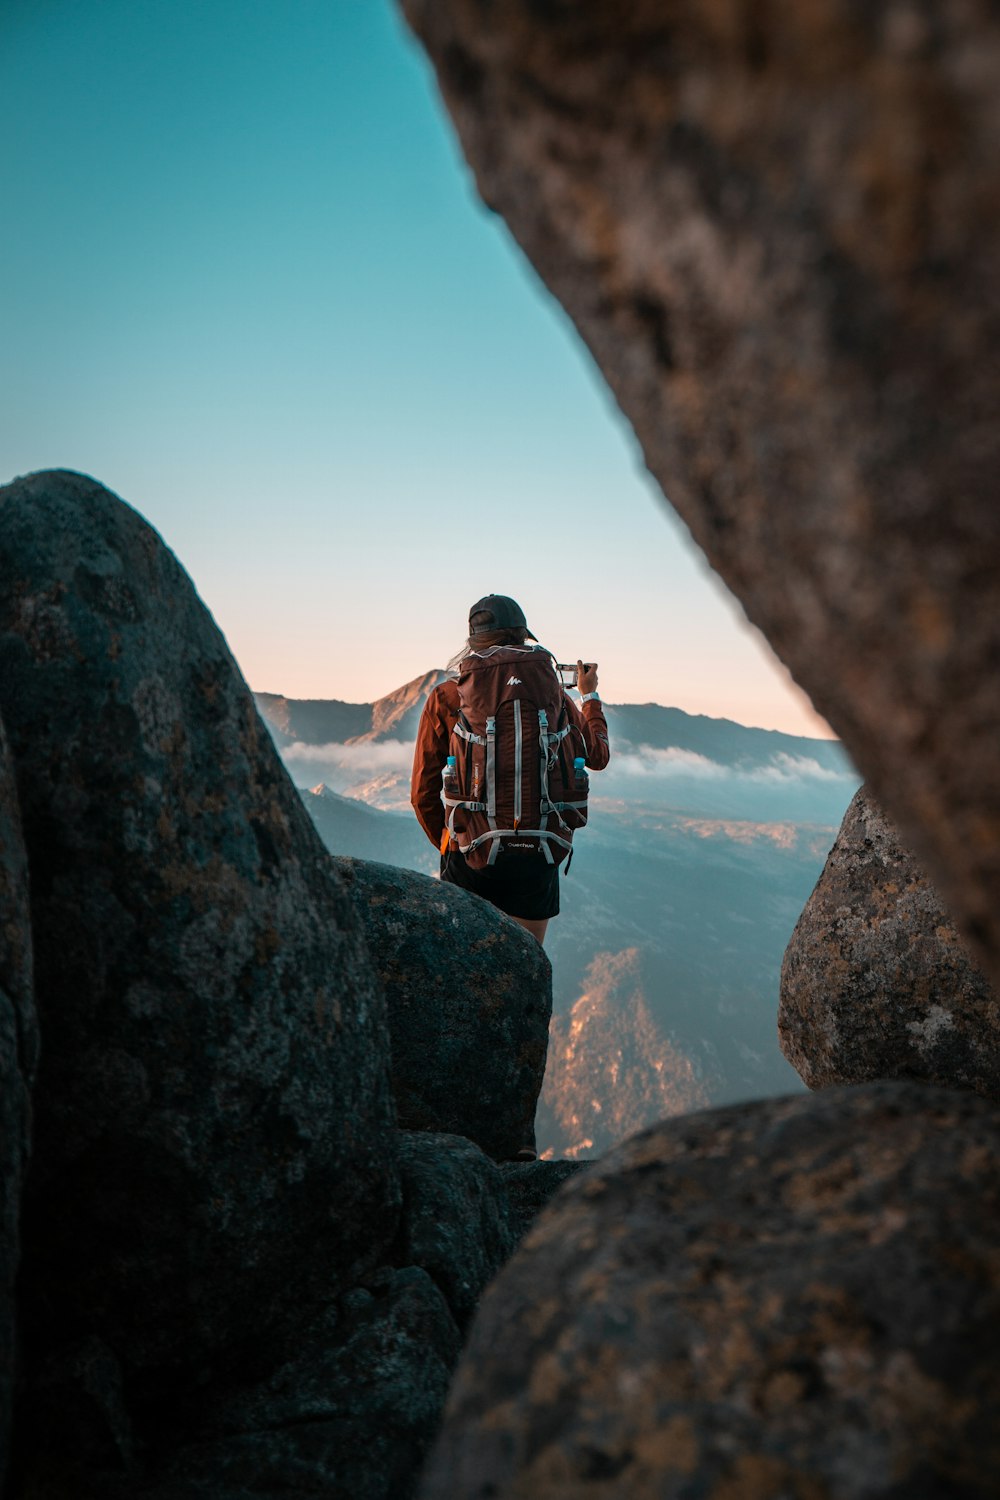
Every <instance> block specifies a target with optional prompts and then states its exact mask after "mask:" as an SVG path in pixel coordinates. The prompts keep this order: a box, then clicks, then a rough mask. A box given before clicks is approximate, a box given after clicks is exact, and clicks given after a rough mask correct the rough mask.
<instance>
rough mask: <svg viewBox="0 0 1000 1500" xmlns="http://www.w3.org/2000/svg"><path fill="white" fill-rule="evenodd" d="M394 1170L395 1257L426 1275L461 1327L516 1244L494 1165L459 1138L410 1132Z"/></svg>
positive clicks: (503, 1188)
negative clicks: (398, 1180)
mask: <svg viewBox="0 0 1000 1500" xmlns="http://www.w3.org/2000/svg"><path fill="white" fill-rule="evenodd" d="M531 1165H532V1166H535V1167H537V1165H538V1163H537V1162H532V1163H531ZM400 1174H401V1177H402V1183H403V1217H402V1225H401V1235H402V1239H401V1243H400V1245H399V1246H398V1248H397V1255H398V1257H399V1259H400V1261H401V1262H402V1263H403V1264H404V1265H408V1266H409V1265H413V1266H419V1267H420V1268H421V1270H424V1271H426V1272H427V1274H428V1276H430V1277H432V1278H433V1280H434V1281H435V1282H436V1283H437V1285H438V1286H439V1287H440V1289H441V1291H442V1292H443V1293H444V1295H445V1298H446V1300H447V1303H448V1306H449V1308H450V1309H451V1314H452V1316H453V1318H454V1319H455V1322H456V1323H457V1324H458V1326H459V1327H460V1328H463V1329H464V1328H465V1325H466V1324H467V1323H468V1321H469V1319H470V1317H471V1316H472V1314H473V1312H474V1311H475V1309H476V1306H477V1304H478V1302H479V1299H480V1297H481V1296H482V1294H483V1290H484V1288H485V1287H486V1286H487V1285H488V1284H489V1282H490V1281H492V1279H493V1277H494V1276H495V1275H496V1273H497V1272H498V1271H499V1269H500V1267H501V1266H502V1265H503V1263H504V1261H505V1260H507V1259H508V1257H509V1256H510V1253H511V1251H512V1250H513V1249H514V1246H515V1244H516V1243H517V1236H516V1234H515V1226H514V1219H513V1215H512V1213H511V1209H510V1200H509V1198H508V1196H507V1187H506V1184H505V1182H504V1178H503V1176H502V1175H501V1171H500V1168H499V1167H498V1166H497V1165H496V1164H495V1163H494V1162H492V1161H490V1159H489V1157H488V1156H486V1155H485V1153H484V1152H482V1151H480V1149H479V1147H478V1146H475V1145H473V1143H472V1142H471V1141H467V1140H465V1139H464V1138H463V1137H462V1136H458V1135H433V1134H431V1133H429V1132H428V1133H423V1132H417V1131H411V1132H406V1133H404V1134H403V1136H402V1139H401V1142H400Z"/></svg>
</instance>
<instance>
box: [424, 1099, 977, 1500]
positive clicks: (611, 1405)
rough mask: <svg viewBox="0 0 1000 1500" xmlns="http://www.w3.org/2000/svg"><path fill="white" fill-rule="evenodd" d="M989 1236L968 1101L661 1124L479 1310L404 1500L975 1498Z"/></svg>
mask: <svg viewBox="0 0 1000 1500" xmlns="http://www.w3.org/2000/svg"><path fill="white" fill-rule="evenodd" d="M998 1215H1000V1116H998V1112H997V1110H996V1109H995V1107H994V1106H993V1105H992V1104H990V1103H988V1102H986V1101H984V1100H982V1099H980V1098H978V1097H977V1096H976V1095H975V1094H971V1093H959V1092H950V1091H945V1090H943V1089H935V1088H932V1087H930V1086H928V1085H920V1084H915V1083H877V1084H868V1085H865V1086H862V1087H859V1088H852V1089H831V1090H827V1091H825V1092H823V1093H821V1094H817V1095H804V1096H796V1097H795V1098H792V1099H782V1100H768V1101H763V1102H757V1103H753V1104H748V1105H741V1106H737V1107H733V1108H728V1109H721V1110H712V1111H708V1112H706V1113H703V1114H699V1115H691V1116H687V1117H685V1118H680V1119H676V1120H670V1121H667V1122H666V1123H664V1124H663V1125H660V1126H657V1127H655V1128H654V1129H652V1130H650V1131H648V1132H646V1133H645V1134H643V1135H640V1136H637V1137H636V1138H635V1139H634V1140H633V1141H631V1142H629V1143H628V1144H626V1145H625V1146H623V1147H622V1148H621V1149H620V1150H618V1151H616V1152H613V1153H612V1154H611V1155H610V1156H609V1157H606V1158H605V1159H604V1160H603V1161H601V1162H600V1163H597V1164H595V1165H593V1166H591V1167H589V1168H588V1170H587V1171H586V1172H584V1173H583V1174H582V1175H581V1176H580V1178H579V1179H578V1180H577V1181H575V1182H573V1183H570V1184H569V1185H567V1187H565V1188H564V1189H563V1191H562V1193H561V1194H560V1197H559V1199H558V1200H557V1203H556V1204H555V1205H553V1208H552V1209H551V1210H550V1211H549V1212H548V1213H546V1214H544V1215H543V1216H542V1218H541V1219H540V1220H539V1222H538V1224H537V1226H536V1227H535V1229H534V1230H532V1232H531V1233H530V1234H529V1235H528V1238H527V1239H526V1241H525V1243H524V1245H523V1247H522V1249H521V1251H520V1252H519V1253H518V1254H517V1255H516V1256H515V1258H514V1259H513V1260H512V1261H511V1263H510V1264H509V1266H508V1267H507V1268H506V1269H505V1270H504V1271H503V1272H502V1273H501V1275H500V1276H499V1277H498V1278H497V1280H496V1282H494V1284H493V1286H492V1287H491V1288H490V1290H489V1291H488V1292H487V1294H486V1297H485V1298H484V1301H483V1305H482V1308H481V1310H480V1313H479V1316H478V1317H477V1319H476V1322H475V1324H474V1325H473V1330H472V1334H471V1338H470V1341H469V1344H468V1347H467V1349H466V1351H465V1353H464V1354H463V1357H462V1360H461V1362H460V1365H459V1370H458V1373H457V1375H456V1378H455V1383H454V1385H453V1387H452V1391H451V1394H450V1396H449V1401H448V1407H447V1409H446V1415H445V1422H444V1427H443V1430H442V1434H441V1438H440V1442H439V1445H438V1446H437V1448H436V1449H435V1452H434V1454H433V1456H432V1459H431V1461H430V1463H429V1465H428V1471H427V1475H426V1479H425V1483H424V1486H423V1488H422V1491H421V1494H422V1497H423V1500H452V1497H454V1496H455V1495H461V1496H462V1500H477V1497H480V1500H486V1497H487V1496H490V1497H492V1500H513V1497H517V1500H527V1497H529V1496H530V1497H531V1500H555V1497H558V1500H570V1497H574V1500H577V1497H585V1496H591V1495H592V1496H595V1497H597V1496H601V1497H607V1500H610V1497H612V1496H616V1497H617V1496H625V1495H627V1496H628V1497H629V1500H692V1497H695V1496H711V1497H712V1500H751V1497H760V1500H765V1497H768V1500H770V1497H777V1496H782V1497H785V1496H787V1497H789V1500H882V1497H885V1500H889V1497H892V1500H899V1497H902V1496H906V1497H908V1500H909V1497H927V1500H930V1497H932V1496H933V1497H937V1496H943V1495H947V1496H949V1497H952V1500H972V1497H980V1500H987V1497H989V1496H993V1495H995V1493H996V1475H997V1473H998V1472H1000V1370H998V1366H997V1360H996V1349H997V1345H998V1342H1000V1258H998V1256H997V1253H996V1239H997V1222H998Z"/></svg>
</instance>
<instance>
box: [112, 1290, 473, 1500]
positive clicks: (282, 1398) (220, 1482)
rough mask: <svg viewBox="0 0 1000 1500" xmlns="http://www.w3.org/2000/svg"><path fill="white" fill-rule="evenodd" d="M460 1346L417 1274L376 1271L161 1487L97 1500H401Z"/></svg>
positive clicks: (231, 1408) (179, 1461)
mask: <svg viewBox="0 0 1000 1500" xmlns="http://www.w3.org/2000/svg"><path fill="white" fill-rule="evenodd" d="M459 1345H460V1339H459V1334H458V1330H457V1328H456V1327H455V1325H454V1323H453V1321H452V1319H451V1316H450V1314H449V1312H448V1308H447V1306H446V1304H445V1301H444V1298H443V1297H442V1295H441V1293H440V1291H439V1290H438V1288H437V1287H436V1286H435V1285H434V1283H433V1282H432V1281H431V1279H430V1277H429V1276H428V1275H427V1274H426V1273H425V1272H424V1271H421V1270H418V1269H417V1268H416V1267H412V1266H411V1267H409V1268H407V1269H404V1270H383V1271H380V1272H378V1273H376V1274H374V1275H372V1276H371V1277H369V1279H368V1283H367V1286H366V1287H359V1288H357V1289H355V1290H354V1291H352V1292H351V1293H349V1294H348V1295H347V1296H346V1297H344V1298H343V1299H342V1300H341V1305H340V1306H339V1308H337V1309H336V1310H331V1312H330V1313H329V1314H328V1315H327V1316H326V1317H325V1318H324V1319H322V1320H320V1322H319V1323H318V1324H317V1325H316V1326H314V1327H313V1329H312V1330H311V1331H310V1336H309V1339H308V1340H307V1342H306V1343H305V1344H304V1347H303V1349H302V1351H301V1353H300V1354H299V1355H298V1356H297V1357H296V1358H294V1359H292V1360H291V1361H290V1362H289V1363H288V1364H287V1365H285V1366H284V1367H283V1368H282V1369H281V1370H279V1371H278V1373H277V1374H276V1375H274V1376H273V1377H272V1378H271V1379H269V1380H267V1381H266V1382H264V1383H263V1384H262V1385H260V1386H258V1387H257V1388H255V1389H252V1390H249V1391H247V1392H245V1393H244V1394H242V1395H238V1396H234V1397H232V1398H230V1399H229V1400H228V1402H226V1403H225V1404H224V1405H223V1406H222V1408H221V1409H217V1410H214V1411H212V1413H211V1415H210V1417H209V1418H208V1419H207V1420H206V1423H205V1425H206V1426H207V1427H214V1428H215V1429H216V1431H215V1433H214V1435H213V1436H211V1437H204V1438H203V1439H202V1440H201V1441H200V1442H197V1443H194V1444H191V1445H189V1446H187V1447H185V1448H184V1449H182V1451H181V1452H180V1453H179V1454H177V1455H175V1456H171V1457H170V1458H169V1459H168V1463H167V1475H166V1477H160V1478H159V1479H157V1480H153V1481H150V1482H149V1483H148V1484H140V1485H139V1486H137V1487H133V1488H129V1489H127V1490H126V1489H122V1490H117V1489H115V1488H114V1487H113V1486H111V1487H108V1488H105V1489H104V1490H103V1491H100V1492H99V1493H100V1496H101V1500H284V1497H286V1496H289V1495H303V1496H305V1495H317V1496H319V1495H323V1496H330V1497H333V1496H337V1497H342V1500H408V1497H409V1496H410V1495H412V1494H413V1491H414V1487H415V1484H416V1479H417V1474H418V1472H419V1468H420V1463H421V1461H422V1459H423V1456H424V1453H425V1451H426V1449H427V1446H428V1444H429V1443H430V1441H431V1439H432V1438H433V1436H434V1433H435V1431H436V1429H437V1425H438V1421H439V1417H440V1412H441V1407H442V1405H443V1402H444V1397H445V1393H446V1391H447V1388H448V1381H449V1379H450V1376H451V1371H452V1367H453V1366H454V1363H455V1360H456V1358H457V1356H458V1350H459ZM95 1500H96V1496H95Z"/></svg>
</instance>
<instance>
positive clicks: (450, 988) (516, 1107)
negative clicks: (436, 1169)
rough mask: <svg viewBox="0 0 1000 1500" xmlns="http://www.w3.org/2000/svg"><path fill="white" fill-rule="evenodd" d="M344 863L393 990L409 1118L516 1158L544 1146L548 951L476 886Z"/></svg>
mask: <svg viewBox="0 0 1000 1500" xmlns="http://www.w3.org/2000/svg"><path fill="white" fill-rule="evenodd" d="M335 864H336V865H337V868H338V869H339V870H340V872H341V874H342V875H343V878H344V880H345V883H346V884H347V885H348V887H349V888H350V889H351V890H353V892H354V894H355V896H356V898H357V901H358V907H359V911H360V912H361V915H362V920H363V921H364V925H365V932H366V934H367V937H368V945H369V948H370V951H371V955H372V961H373V963H374V966H375V970H376V972H377V974H378V977H379V979H380V980H381V982H382V984H383V986H384V988H385V994H386V1000H387V1002H388V1007H389V1031H390V1035H391V1038H392V1082H393V1091H394V1093H395V1096H396V1107H397V1109H398V1111H399V1123H400V1125H401V1126H402V1127H403V1128H404V1129H406V1130H431V1131H439V1132H443V1133H444V1134H448V1135H464V1136H466V1137H467V1138H468V1139H469V1140H471V1141H475V1143H476V1145H477V1146H480V1147H481V1148H482V1150H483V1151H485V1152H486V1154H487V1155H488V1156H492V1157H495V1158H497V1159H500V1160H502V1159H504V1158H509V1157H513V1156H515V1155H516V1154H517V1152H518V1151H519V1150H520V1149H521V1147H522V1146H526V1145H529V1144H530V1143H532V1142H533V1141H534V1119H535V1103H536V1101H537V1099H538V1094H539V1091H540V1090H541V1087H542V1077H543V1075H544V1073H545V1051H546V1047H547V1045H548V1026H549V1017H550V1015H551V1013H552V969H551V967H550V965H549V961H548V959H547V958H546V956H545V954H544V952H543V950H542V948H541V947H540V945H539V944H538V943H537V942H536V941H535V939H534V938H533V937H530V936H529V935H528V933H526V932H525V931H524V929H523V928H521V927H519V926H518V925H517V923H516V922H514V921H513V920H512V919H511V918H510V917H505V916H504V915H503V913H502V912H498V911H497V910H496V908H495V907H492V906H490V905H489V903H488V902H486V901H481V900H480V899H479V897H478V896H472V895H470V894H469V892H468V891H460V890H457V889H456V888H455V887H454V886H450V885H444V884H442V883H441V882H440V881H436V880H431V879H429V878H428V877H427V876H426V875H415V874H413V873H412V872H411V871H409V870H400V869H397V868H396V867H395V866H394V865H378V864H369V863H368V862H366V861H364V860H354V859H347V858H340V859H337V860H335Z"/></svg>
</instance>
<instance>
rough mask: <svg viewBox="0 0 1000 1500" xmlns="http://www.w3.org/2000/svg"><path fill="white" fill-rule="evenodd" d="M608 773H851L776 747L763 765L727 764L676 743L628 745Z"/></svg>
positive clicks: (770, 776)
mask: <svg viewBox="0 0 1000 1500" xmlns="http://www.w3.org/2000/svg"><path fill="white" fill-rule="evenodd" d="M609 773H611V774H613V775H614V776H615V777H616V778H617V777H621V776H626V777H630V776H631V777H642V778H657V779H663V778H671V777H678V776H684V777H695V778H698V779H701V780H705V781H722V780H737V781H750V782H763V783H765V784H767V785H779V786H780V785H781V784H782V783H787V782H802V781H818V782H838V781H841V782H844V784H845V785H846V784H847V783H848V782H850V781H851V780H852V779H854V780H856V778H854V777H853V774H852V773H851V772H847V771H844V772H841V771H833V770H830V769H829V768H828V767H826V766H821V765H820V763H819V761H817V760H813V759H812V758H811V757H809V756H804V755H787V754H786V753H785V752H784V751H779V752H778V753H777V754H776V755H775V756H774V757H773V758H772V760H771V761H770V762H769V763H768V764H767V765H763V766H747V767H741V766H726V765H723V764H722V763H721V761H717V760H710V759H709V757H708V756H707V755H699V754H698V753H697V751H695V750H681V749H679V748H678V747H677V746H676V745H671V746H670V747H669V748H668V749H666V750H663V749H657V748H656V747H655V746H653V745H639V746H636V747H635V748H633V747H632V746H629V747H628V748H626V749H625V750H623V751H618V752H616V753H614V754H613V755H612V760H611V766H610V767H609Z"/></svg>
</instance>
